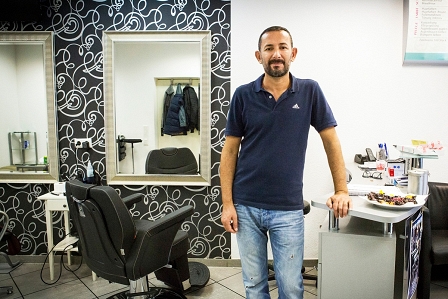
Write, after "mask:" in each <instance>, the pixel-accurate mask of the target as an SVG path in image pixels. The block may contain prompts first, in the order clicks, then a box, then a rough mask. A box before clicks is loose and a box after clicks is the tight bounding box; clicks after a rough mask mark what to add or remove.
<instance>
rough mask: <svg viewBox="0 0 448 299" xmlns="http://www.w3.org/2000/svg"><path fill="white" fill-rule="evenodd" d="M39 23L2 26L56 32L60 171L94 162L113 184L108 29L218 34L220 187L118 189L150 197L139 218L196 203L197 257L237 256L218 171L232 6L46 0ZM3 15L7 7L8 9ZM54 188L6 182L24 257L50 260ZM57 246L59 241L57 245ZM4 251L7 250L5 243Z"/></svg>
mask: <svg viewBox="0 0 448 299" xmlns="http://www.w3.org/2000/svg"><path fill="white" fill-rule="evenodd" d="M41 6H42V13H43V17H42V20H40V21H38V22H29V23H27V22H6V21H3V22H1V21H0V31H53V32H54V49H55V81H56V82H55V86H56V90H55V98H56V105H57V111H58V112H57V121H58V135H59V163H60V173H61V175H62V176H64V177H69V178H74V177H76V167H77V166H76V165H78V167H79V171H80V172H85V167H86V164H87V161H88V160H89V159H90V160H91V161H94V166H95V169H96V170H97V171H98V172H99V174H100V176H101V179H102V181H103V182H104V183H105V179H106V169H105V142H104V136H105V132H104V97H103V96H104V92H103V53H102V42H101V41H102V34H103V31H104V30H122V31H136V30H210V31H211V33H212V36H211V44H212V53H211V61H212V74H211V79H212V91H211V92H212V95H211V119H212V121H211V128H210V130H211V144H210V146H211V149H212V169H211V171H212V185H211V186H209V187H182V186H118V187H117V186H115V188H116V190H117V191H118V192H119V193H120V194H121V195H122V196H126V195H129V194H131V193H133V192H140V193H144V195H145V198H144V201H143V202H140V203H138V204H137V205H136V206H135V207H134V208H133V209H132V210H131V213H132V215H133V216H134V217H136V218H140V219H157V218H159V217H161V216H163V215H164V214H166V213H168V212H169V211H171V210H175V209H178V208H179V207H181V206H184V205H187V204H190V205H193V206H194V207H195V213H194V215H193V216H191V217H190V218H189V219H187V221H186V222H185V223H184V225H183V229H184V230H186V231H188V233H189V237H190V252H189V256H190V257H197V258H214V259H227V258H230V235H229V234H228V233H225V232H224V229H223V227H222V225H221V221H220V217H221V208H222V205H221V191H220V186H219V177H218V168H219V160H220V154H221V149H222V146H223V143H224V128H225V123H226V115H227V108H228V104H229V102H230V0H208V1H207V0H149V1H144V0H89V1H84V0H45V1H43V0H42V1H41ZM0 9H1V8H0ZM86 137H90V138H92V144H93V149H91V150H89V151H85V152H82V153H80V152H76V151H75V146H74V142H73V141H74V138H86ZM49 190H50V186H49V185H46V184H0V209H2V210H4V211H6V212H7V213H8V215H9V217H10V218H11V220H10V223H9V227H10V229H11V230H12V231H13V232H14V233H15V234H16V235H17V236H18V238H19V240H20V241H21V243H22V252H21V254H25V255H39V254H45V253H46V251H47V245H46V226H45V209H44V204H43V203H42V202H41V201H39V200H37V197H38V196H39V195H42V194H45V193H47V192H48V191H49ZM53 221H54V227H55V228H54V230H55V231H54V235H55V238H61V237H62V236H63V235H64V230H63V217H62V213H60V212H55V213H54V215H53ZM55 241H58V240H57V239H56V240H55ZM0 249H1V250H4V249H5V245H4V244H1V247H0Z"/></svg>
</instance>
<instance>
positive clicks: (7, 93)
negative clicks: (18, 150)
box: [0, 45, 48, 166]
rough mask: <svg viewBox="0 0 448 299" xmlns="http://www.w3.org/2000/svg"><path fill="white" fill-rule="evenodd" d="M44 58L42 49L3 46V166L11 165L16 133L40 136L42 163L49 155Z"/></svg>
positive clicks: (0, 115) (0, 137)
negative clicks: (10, 143)
mask: <svg viewBox="0 0 448 299" xmlns="http://www.w3.org/2000/svg"><path fill="white" fill-rule="evenodd" d="M43 55H44V53H43V48H42V45H1V46H0V70H2V71H1V72H0V102H1V103H2V107H1V109H0V124H1V126H0V142H1V144H2V145H3V146H2V147H1V148H0V166H6V165H9V164H10V162H9V161H10V155H9V147H8V133H9V132H13V131H32V132H36V135H37V146H38V148H37V153H38V159H42V157H43V156H44V155H47V127H48V126H47V114H46V113H47V109H46V105H47V98H46V90H45V73H44V64H43ZM33 147H34V146H33ZM34 155H35V153H34V152H33V151H30V152H29V153H27V156H28V157H31V158H32V159H26V162H28V163H34V160H33V159H34ZM18 161H19V160H17V158H16V160H15V161H14V162H15V163H18Z"/></svg>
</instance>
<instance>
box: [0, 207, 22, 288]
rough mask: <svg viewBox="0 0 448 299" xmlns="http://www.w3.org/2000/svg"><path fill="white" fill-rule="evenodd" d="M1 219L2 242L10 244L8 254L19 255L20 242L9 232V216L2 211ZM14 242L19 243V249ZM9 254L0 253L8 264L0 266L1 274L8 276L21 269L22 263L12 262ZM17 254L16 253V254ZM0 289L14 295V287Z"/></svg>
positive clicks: (0, 213)
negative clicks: (18, 268) (14, 251)
mask: <svg viewBox="0 0 448 299" xmlns="http://www.w3.org/2000/svg"><path fill="white" fill-rule="evenodd" d="M0 217H1V218H2V220H3V221H2V228H1V231H0V240H1V243H2V245H3V244H4V243H6V241H7V242H8V253H10V254H11V253H12V252H10V251H12V250H16V251H17V253H18V251H20V244H19V243H18V242H19V241H18V240H17V238H15V236H14V235H13V233H12V232H10V231H8V230H7V228H8V223H9V217H8V214H6V213H5V212H4V211H0ZM14 241H15V242H17V245H18V248H15V247H17V246H14ZM8 253H5V252H0V254H1V255H2V256H3V257H4V258H5V260H6V263H2V264H0V274H8V273H9V272H11V271H13V270H14V269H16V268H17V267H19V266H20V265H21V264H22V263H21V262H12V261H11V259H10V258H9V255H8ZM14 254H16V253H14ZM0 289H6V292H7V294H12V292H13V287H12V286H1V287H0Z"/></svg>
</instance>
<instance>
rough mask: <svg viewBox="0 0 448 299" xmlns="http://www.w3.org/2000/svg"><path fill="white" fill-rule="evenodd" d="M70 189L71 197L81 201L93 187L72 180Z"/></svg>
mask: <svg viewBox="0 0 448 299" xmlns="http://www.w3.org/2000/svg"><path fill="white" fill-rule="evenodd" d="M70 187H71V188H70V189H71V194H72V196H73V197H75V198H76V199H77V200H81V201H83V200H86V199H87V196H88V194H89V190H90V188H92V187H94V185H88V184H84V183H83V182H81V181H79V180H72V181H70Z"/></svg>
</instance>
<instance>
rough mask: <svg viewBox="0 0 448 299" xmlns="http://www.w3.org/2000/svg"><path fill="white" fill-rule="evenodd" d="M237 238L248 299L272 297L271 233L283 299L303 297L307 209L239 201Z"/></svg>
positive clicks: (276, 270) (275, 264) (279, 291)
mask: <svg viewBox="0 0 448 299" xmlns="http://www.w3.org/2000/svg"><path fill="white" fill-rule="evenodd" d="M235 208H236V212H237V215H238V232H237V233H236V239H237V242H238V248H239V252H240V258H241V266H242V269H243V282H244V287H245V289H246V298H247V299H267V298H270V295H269V286H268V267H267V265H268V256H267V242H268V233H269V238H270V241H271V247H272V253H273V258H274V271H275V279H276V281H277V285H278V295H279V299H302V298H303V278H302V272H301V270H302V264H303V242H304V240H303V239H304V237H303V232H304V227H303V226H304V221H303V210H296V211H278V210H264V209H258V208H253V207H249V206H243V205H238V204H236V205H235Z"/></svg>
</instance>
